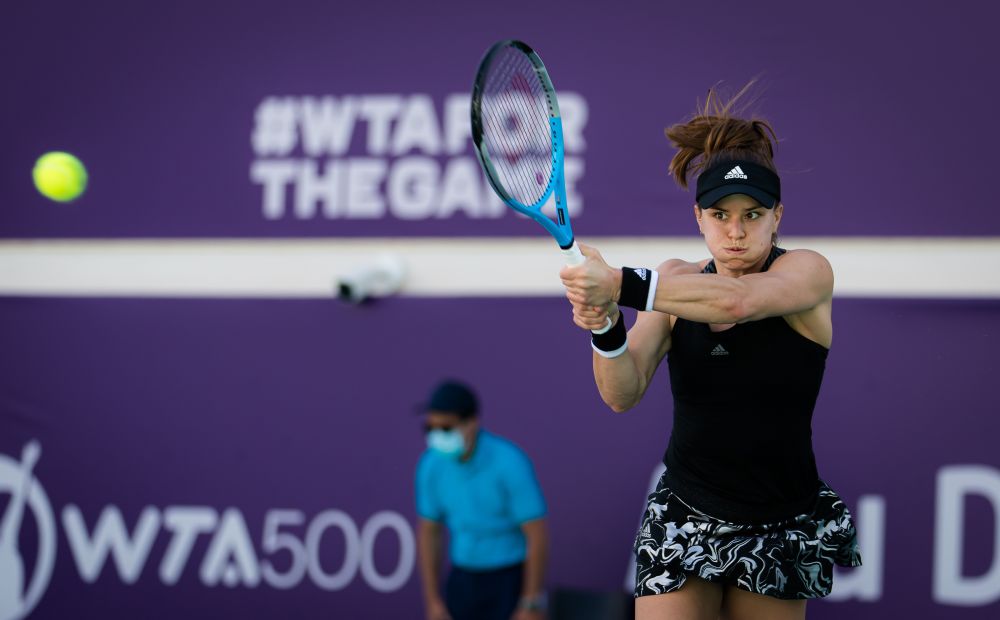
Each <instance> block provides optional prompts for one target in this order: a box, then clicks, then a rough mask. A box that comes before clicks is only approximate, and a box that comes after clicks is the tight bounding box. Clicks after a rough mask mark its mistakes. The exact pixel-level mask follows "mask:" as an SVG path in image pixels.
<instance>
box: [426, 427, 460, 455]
mask: <svg viewBox="0 0 1000 620" xmlns="http://www.w3.org/2000/svg"><path fill="white" fill-rule="evenodd" d="M427 447H428V448H430V449H431V450H434V451H435V452H437V453H439V454H442V455H444V456H450V457H453V458H458V457H460V456H462V454H463V453H464V452H465V438H464V437H462V432H461V431H460V430H458V429H452V430H450V431H445V430H441V429H435V430H433V431H431V432H429V433H427Z"/></svg>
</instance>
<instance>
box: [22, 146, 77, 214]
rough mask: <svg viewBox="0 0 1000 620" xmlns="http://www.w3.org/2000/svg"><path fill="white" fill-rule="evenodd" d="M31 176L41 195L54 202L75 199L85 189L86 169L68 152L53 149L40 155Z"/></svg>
mask: <svg viewBox="0 0 1000 620" xmlns="http://www.w3.org/2000/svg"><path fill="white" fill-rule="evenodd" d="M31 176H32V177H33V178H34V179H35V187H36V188H38V191H39V192H40V193H41V194H42V196H45V197H46V198H50V199H52V200H55V201H56V202H70V201H71V200H75V199H77V198H79V196H80V194H82V193H83V190H85V189H87V169H86V168H84V167H83V164H82V163H80V160H79V159H77V158H76V157H73V156H72V155H70V154H69V153H63V152H60V151H53V152H51V153H46V154H45V155H42V156H41V157H39V158H38V161H36V162H35V169H34V170H32V171H31Z"/></svg>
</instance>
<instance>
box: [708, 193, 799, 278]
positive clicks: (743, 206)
mask: <svg viewBox="0 0 1000 620" xmlns="http://www.w3.org/2000/svg"><path fill="white" fill-rule="evenodd" d="M782 210H783V207H782V205H780V204H779V205H778V206H776V207H775V208H773V209H765V208H764V207H762V206H761V205H760V203H758V202H757V201H756V200H754V199H753V198H750V197H749V196H747V195H745V194H732V195H729V196H726V197H725V198H723V199H722V200H720V201H719V202H717V203H715V204H714V205H712V206H711V207H709V208H707V209H701V208H699V207H698V206H697V205H695V208H694V214H695V218H697V220H698V228H699V229H700V230H701V234H703V235H704V236H705V243H706V244H707V245H708V250H709V252H711V254H712V257H713V258H714V259H715V266H716V269H717V270H718V271H719V273H722V274H729V275H742V274H744V273H753V272H755V271H759V270H760V267H761V266H762V265H763V264H764V261H765V260H766V259H767V255H768V254H769V253H770V251H771V238H772V236H773V235H774V234H775V233H777V232H778V223H779V222H780V221H781V213H782Z"/></svg>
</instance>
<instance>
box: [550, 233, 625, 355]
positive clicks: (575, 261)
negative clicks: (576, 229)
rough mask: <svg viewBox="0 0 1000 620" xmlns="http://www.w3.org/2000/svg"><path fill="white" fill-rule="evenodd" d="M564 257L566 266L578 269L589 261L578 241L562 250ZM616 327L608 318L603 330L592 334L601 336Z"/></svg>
mask: <svg viewBox="0 0 1000 620" xmlns="http://www.w3.org/2000/svg"><path fill="white" fill-rule="evenodd" d="M562 253H563V256H564V257H566V264H567V265H569V266H570V267H576V266H577V265H582V264H583V263H584V261H586V260H587V259H586V258H585V257H584V256H583V252H581V251H580V246H578V245H577V244H576V240H575V239H574V240H573V245H571V246H569V248H567V249H565V250H562ZM613 326H614V325H613V324H612V323H611V317H608V322H607V324H605V325H604V327H602V328H601V329H592V330H590V331H591V333H593V334H597V335H601V334H603V333H605V332H607V331H608V330H609V329H611V328H612V327H613Z"/></svg>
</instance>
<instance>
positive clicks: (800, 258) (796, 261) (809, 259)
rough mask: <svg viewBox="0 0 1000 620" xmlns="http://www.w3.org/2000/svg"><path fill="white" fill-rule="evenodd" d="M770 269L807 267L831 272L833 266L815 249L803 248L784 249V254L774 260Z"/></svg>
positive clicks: (811, 269)
mask: <svg viewBox="0 0 1000 620" xmlns="http://www.w3.org/2000/svg"><path fill="white" fill-rule="evenodd" d="M771 269H780V270H784V269H808V270H810V271H816V272H824V273H830V274H832V273H833V267H832V266H831V265H830V261H829V260H827V258H826V257H825V256H823V255H822V254H820V253H819V252H817V251H815V250H808V249H805V248H799V249H795V250H785V252H784V254H782V255H781V256H779V257H778V258H776V259H775V260H774V263H772V265H771Z"/></svg>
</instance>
